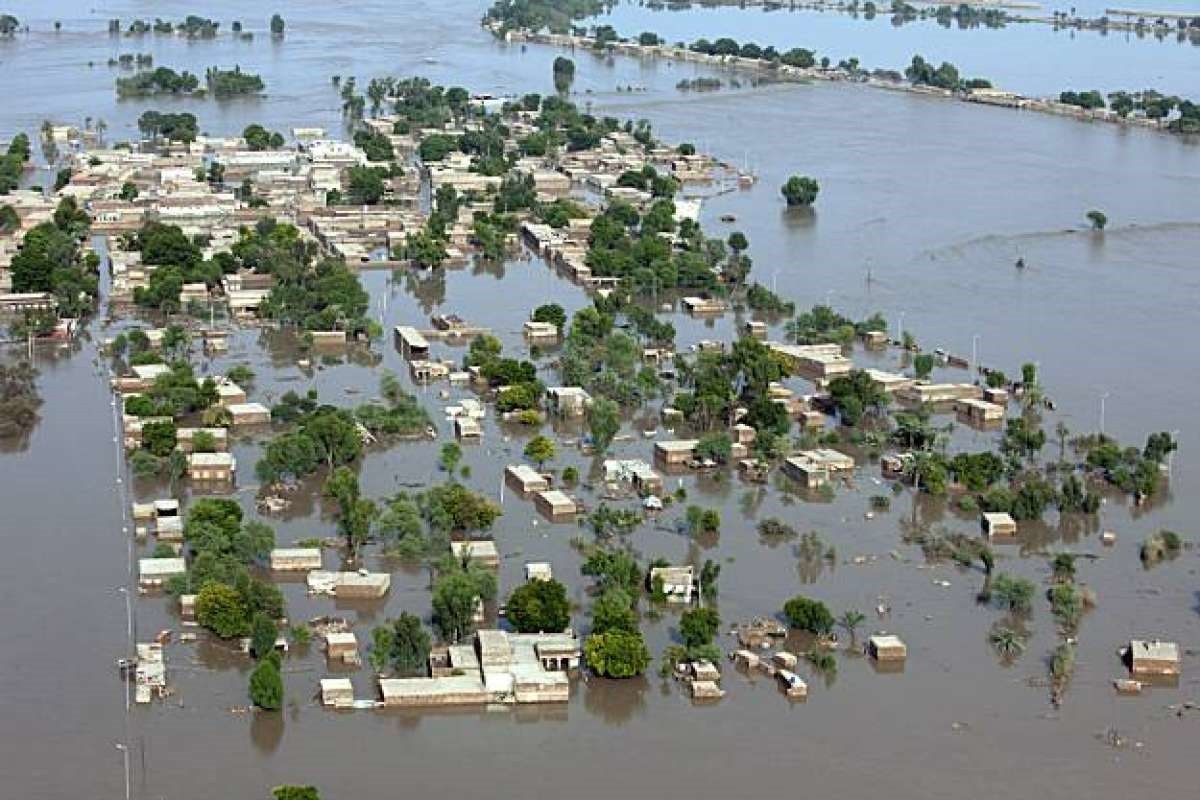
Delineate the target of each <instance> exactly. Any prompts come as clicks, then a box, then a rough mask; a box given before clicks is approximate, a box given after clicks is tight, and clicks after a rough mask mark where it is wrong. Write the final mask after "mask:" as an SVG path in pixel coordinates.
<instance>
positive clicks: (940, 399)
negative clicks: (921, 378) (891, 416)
mask: <svg viewBox="0 0 1200 800" xmlns="http://www.w3.org/2000/svg"><path fill="white" fill-rule="evenodd" d="M896 397H897V398H899V399H900V400H903V401H904V402H906V403H916V404H922V403H954V402H957V401H959V400H978V399H979V398H981V397H983V390H982V389H980V388H979V387H978V386H976V385H975V384H972V383H920V382H918V383H913V384H910V385H909V386H905V387H903V388H901V389H899V390H898V391H897V392H896Z"/></svg>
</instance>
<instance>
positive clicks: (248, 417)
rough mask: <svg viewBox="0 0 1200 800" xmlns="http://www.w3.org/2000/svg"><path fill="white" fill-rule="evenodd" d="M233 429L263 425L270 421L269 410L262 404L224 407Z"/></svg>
mask: <svg viewBox="0 0 1200 800" xmlns="http://www.w3.org/2000/svg"><path fill="white" fill-rule="evenodd" d="M225 409H226V410H227V411H228V412H229V417H230V419H231V420H232V422H233V425H234V427H238V426H241V425H265V424H267V423H269V422H270V421H271V409H269V408H267V407H266V406H265V405H263V404H262V403H233V404H231V405H228V406H226V407H225Z"/></svg>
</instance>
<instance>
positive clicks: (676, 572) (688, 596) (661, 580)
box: [650, 564, 696, 603]
mask: <svg viewBox="0 0 1200 800" xmlns="http://www.w3.org/2000/svg"><path fill="white" fill-rule="evenodd" d="M658 586H661V589H662V593H663V594H664V595H666V598H667V602H669V603H691V602H692V598H693V597H694V595H695V591H696V571H695V568H694V567H692V566H691V565H690V564H688V565H687V566H683V567H654V568H652V569H651V570H650V588H651V589H652V590H653V589H654V588H655V587H658Z"/></svg>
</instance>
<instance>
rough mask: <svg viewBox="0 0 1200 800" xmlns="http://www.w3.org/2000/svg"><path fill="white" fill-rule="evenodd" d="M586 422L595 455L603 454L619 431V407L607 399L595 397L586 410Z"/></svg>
mask: <svg viewBox="0 0 1200 800" xmlns="http://www.w3.org/2000/svg"><path fill="white" fill-rule="evenodd" d="M586 420H587V426H588V433H590V434H591V437H592V445H593V446H594V447H595V448H596V452H597V453H603V452H604V451H605V450H607V449H608V446H609V445H610V444H612V440H613V438H614V437H615V436H616V435H617V432H618V431H619V430H621V409H620V407H619V406H618V405H617V404H616V402H614V401H612V400H609V399H608V398H605V397H596V398H594V399H593V400H592V403H591V405H589V406H588V408H587V413H586Z"/></svg>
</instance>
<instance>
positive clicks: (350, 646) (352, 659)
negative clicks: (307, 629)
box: [325, 631, 359, 665]
mask: <svg viewBox="0 0 1200 800" xmlns="http://www.w3.org/2000/svg"><path fill="white" fill-rule="evenodd" d="M325 658H326V659H327V660H328V661H329V662H330V663H337V664H350V665H353V664H358V663H359V656H358V638H357V637H356V636H355V635H354V632H353V631H344V632H343V631H330V632H329V633H326V634H325Z"/></svg>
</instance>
